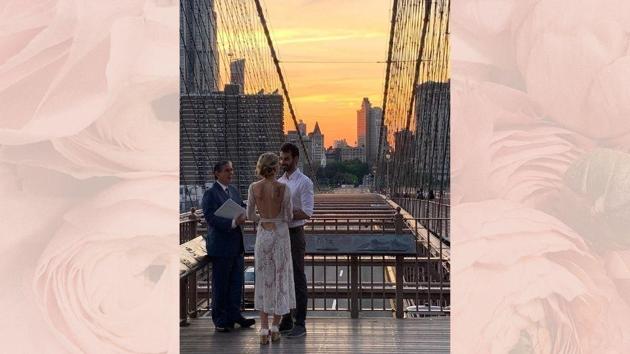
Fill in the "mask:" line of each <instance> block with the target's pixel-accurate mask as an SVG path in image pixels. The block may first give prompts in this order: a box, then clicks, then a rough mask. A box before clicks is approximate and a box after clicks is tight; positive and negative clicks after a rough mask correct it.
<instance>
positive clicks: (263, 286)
mask: <svg viewBox="0 0 630 354" xmlns="http://www.w3.org/2000/svg"><path fill="white" fill-rule="evenodd" d="M278 167H279V158H278V155H276V154H274V153H270V152H269V153H265V154H262V155H261V156H260V158H259V159H258V163H257V166H256V173H257V174H258V175H260V176H261V177H263V178H262V180H260V181H258V182H254V183H252V184H251V185H250V186H249V191H248V196H247V200H248V202H247V218H248V219H249V220H253V221H255V222H257V223H258V227H257V230H256V246H255V248H254V257H255V269H256V270H255V275H256V283H255V299H254V306H255V308H256V309H257V310H259V311H260V322H261V330H260V341H261V344H267V343H269V337H271V340H272V341H276V340H278V339H280V332H279V331H278V324H279V323H280V319H281V317H282V315H284V314H286V313H289V311H290V309H291V308H295V285H294V282H293V262H292V260H291V241H290V239H289V227H288V224H287V223H288V222H289V221H291V220H292V218H293V207H292V205H291V194H290V192H289V187H288V186H287V185H285V184H283V183H280V182H277V181H276V178H275V176H276V174H277V172H278ZM256 210H258V214H257V213H256ZM270 314H271V315H273V320H272V323H271V332H270V331H269V315H270Z"/></svg>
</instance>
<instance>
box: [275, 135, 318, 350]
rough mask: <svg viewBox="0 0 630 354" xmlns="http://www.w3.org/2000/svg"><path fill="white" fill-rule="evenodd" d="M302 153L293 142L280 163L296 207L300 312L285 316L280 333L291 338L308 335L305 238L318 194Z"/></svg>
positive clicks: (294, 254)
mask: <svg viewBox="0 0 630 354" xmlns="http://www.w3.org/2000/svg"><path fill="white" fill-rule="evenodd" d="M299 159H300V150H299V149H298V147H297V146H295V145H294V144H292V143H285V144H283V145H282V147H280V161H281V165H282V167H283V168H284V174H283V175H282V177H280V178H279V179H278V182H281V183H284V184H286V185H287V186H289V191H290V192H291V202H292V204H293V221H292V222H291V223H289V236H290V238H291V258H292V259H293V280H294V283H295V300H296V305H297V306H296V309H295V311H294V313H293V315H294V318H293V316H292V315H291V314H288V315H285V316H283V317H282V322H280V331H281V332H282V333H283V334H284V335H285V336H286V337H288V338H297V337H302V336H304V335H306V325H305V321H306V306H307V295H308V294H307V290H308V289H307V286H306V274H305V273H304V253H305V251H306V242H305V239H304V224H305V223H306V220H307V219H310V218H311V216H313V207H314V199H315V198H314V193H313V182H312V181H311V179H310V178H308V177H307V176H306V175H305V174H303V173H302V171H300V169H299V168H297V165H298V162H299Z"/></svg>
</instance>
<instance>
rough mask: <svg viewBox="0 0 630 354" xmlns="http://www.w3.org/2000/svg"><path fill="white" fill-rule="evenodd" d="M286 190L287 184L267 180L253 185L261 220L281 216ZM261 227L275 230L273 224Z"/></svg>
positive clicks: (268, 223) (265, 223) (266, 223)
mask: <svg viewBox="0 0 630 354" xmlns="http://www.w3.org/2000/svg"><path fill="white" fill-rule="evenodd" d="M285 188H287V186H286V185H285V184H282V183H280V182H277V181H274V180H267V179H264V180H262V181H259V182H256V183H254V184H252V194H253V195H254V199H255V202H256V206H257V207H258V213H259V214H260V217H261V218H264V219H275V218H278V217H280V216H281V215H280V213H281V212H282V201H283V199H284V193H285ZM261 226H262V227H263V228H264V229H266V230H273V229H275V224H274V223H272V222H263V223H261Z"/></svg>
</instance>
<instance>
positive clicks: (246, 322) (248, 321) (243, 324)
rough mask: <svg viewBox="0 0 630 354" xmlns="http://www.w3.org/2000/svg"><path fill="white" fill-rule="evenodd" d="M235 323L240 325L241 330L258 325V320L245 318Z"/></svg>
mask: <svg viewBox="0 0 630 354" xmlns="http://www.w3.org/2000/svg"><path fill="white" fill-rule="evenodd" d="M235 323H238V325H239V326H241V328H249V327H251V326H253V325H255V324H256V320H255V319H253V318H245V317H243V318H241V319H240V320H237V321H235Z"/></svg>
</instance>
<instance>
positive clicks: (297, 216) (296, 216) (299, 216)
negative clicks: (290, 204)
mask: <svg viewBox="0 0 630 354" xmlns="http://www.w3.org/2000/svg"><path fill="white" fill-rule="evenodd" d="M310 218H311V217H310V216H308V214H306V213H305V212H304V211H303V210H302V209H295V210H293V220H306V219H310Z"/></svg>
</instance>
